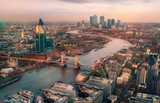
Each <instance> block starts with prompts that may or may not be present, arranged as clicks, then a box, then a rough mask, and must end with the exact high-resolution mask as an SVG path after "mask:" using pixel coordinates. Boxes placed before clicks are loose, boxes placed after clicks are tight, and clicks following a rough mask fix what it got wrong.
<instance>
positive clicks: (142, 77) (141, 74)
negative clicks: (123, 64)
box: [137, 67, 147, 85]
mask: <svg viewBox="0 0 160 103" xmlns="http://www.w3.org/2000/svg"><path fill="white" fill-rule="evenodd" d="M146 74H147V71H146V69H145V67H139V68H138V70H137V85H138V84H145V83H146Z"/></svg>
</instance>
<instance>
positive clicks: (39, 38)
mask: <svg viewBox="0 0 160 103" xmlns="http://www.w3.org/2000/svg"><path fill="white" fill-rule="evenodd" d="M45 47H46V30H45V28H44V23H43V21H42V19H41V18H40V19H39V22H38V23H37V26H36V47H35V49H36V51H38V52H44V50H45Z"/></svg>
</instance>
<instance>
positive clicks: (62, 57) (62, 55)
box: [60, 53, 67, 67]
mask: <svg viewBox="0 0 160 103" xmlns="http://www.w3.org/2000/svg"><path fill="white" fill-rule="evenodd" d="M64 56H65V55H64V54H63V53H62V54H61V63H60V67H66V66H67V65H66V64H64V63H65V58H64Z"/></svg>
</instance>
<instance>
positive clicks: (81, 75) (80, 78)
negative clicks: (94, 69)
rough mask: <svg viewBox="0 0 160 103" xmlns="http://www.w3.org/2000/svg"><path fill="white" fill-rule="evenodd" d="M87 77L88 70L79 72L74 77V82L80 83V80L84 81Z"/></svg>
mask: <svg viewBox="0 0 160 103" xmlns="http://www.w3.org/2000/svg"><path fill="white" fill-rule="evenodd" d="M88 78H89V73H88V72H83V73H79V74H78V75H77V77H76V80H75V82H76V83H80V82H84V81H86V80H87V79H88Z"/></svg>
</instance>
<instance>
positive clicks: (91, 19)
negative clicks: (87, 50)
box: [90, 16, 93, 26]
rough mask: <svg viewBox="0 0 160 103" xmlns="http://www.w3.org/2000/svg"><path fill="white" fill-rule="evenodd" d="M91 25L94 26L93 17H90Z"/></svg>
mask: <svg viewBox="0 0 160 103" xmlns="http://www.w3.org/2000/svg"><path fill="white" fill-rule="evenodd" d="M90 25H91V26H93V16H90Z"/></svg>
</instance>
